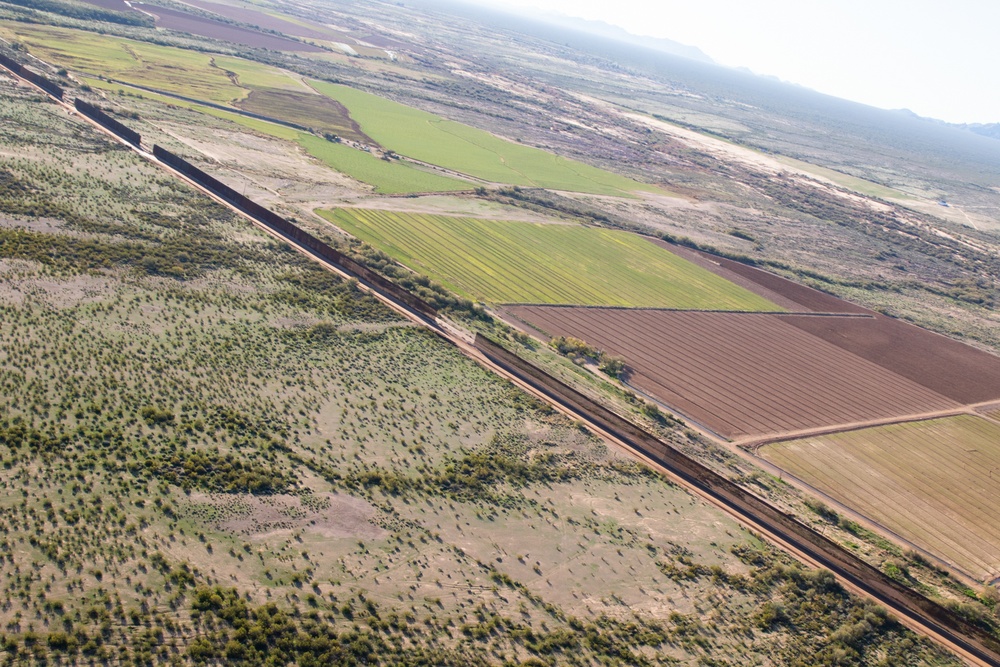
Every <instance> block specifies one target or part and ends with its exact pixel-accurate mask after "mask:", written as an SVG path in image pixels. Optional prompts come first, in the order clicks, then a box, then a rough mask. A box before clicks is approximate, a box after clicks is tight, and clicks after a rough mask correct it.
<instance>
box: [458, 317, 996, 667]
mask: <svg viewBox="0 0 1000 667" xmlns="http://www.w3.org/2000/svg"><path fill="white" fill-rule="evenodd" d="M475 349H476V350H477V351H478V352H479V353H480V354H481V355H482V356H486V357H487V358H488V359H489V360H490V361H491V362H492V363H493V364H495V365H499V366H501V367H502V368H503V369H504V371H505V372H506V374H508V375H514V376H517V377H518V379H519V380H520V381H521V383H523V384H527V385H530V386H531V387H532V388H533V389H534V390H535V391H534V392H533V393H541V394H543V395H544V396H545V397H546V399H547V400H548V401H549V402H550V403H554V404H557V405H558V406H560V408H561V409H562V410H569V411H571V412H572V413H574V414H575V416H576V418H579V419H583V420H584V421H585V422H586V423H587V425H588V427H590V428H593V429H595V430H596V431H597V432H598V433H602V434H609V435H610V436H611V437H612V439H613V441H617V442H618V443H621V444H622V445H623V446H625V447H626V448H627V450H628V451H630V452H631V453H633V454H634V455H636V456H638V457H639V458H641V459H643V460H646V461H652V462H653V463H654V464H656V466H655V467H656V468H657V469H660V470H663V471H666V472H667V473H668V474H669V476H670V477H671V478H673V479H677V480H680V482H681V483H682V484H683V485H684V487H685V488H688V489H690V490H692V491H694V492H695V493H697V494H698V495H700V496H702V497H705V498H706V499H708V500H709V501H710V502H711V503H712V504H714V505H716V506H718V507H720V508H722V509H723V510H725V511H726V512H727V513H729V514H730V515H731V516H733V517H734V518H737V519H738V520H739V521H740V522H741V523H743V524H744V525H747V526H749V527H750V528H752V529H753V530H756V531H760V532H762V533H764V534H766V535H768V536H769V538H770V539H772V540H773V541H775V542H776V543H778V544H779V545H780V546H782V547H783V548H785V549H787V550H789V551H791V552H793V553H795V554H796V555H798V556H799V557H800V558H803V560H805V561H806V562H807V563H810V564H813V565H815V566H819V567H824V568H827V569H829V570H831V571H832V572H833V573H834V574H835V575H836V576H837V578H838V580H839V581H841V582H842V583H845V584H847V585H848V586H849V588H851V589H852V590H855V591H858V592H860V593H861V594H863V595H866V596H868V597H870V598H872V599H874V600H877V601H878V602H880V603H881V604H883V605H885V606H886V607H888V608H890V609H892V610H893V611H895V612H896V615H897V618H899V619H900V621H901V622H903V623H904V624H907V625H908V626H909V627H911V628H915V627H919V628H920V630H919V631H921V632H923V633H925V634H929V635H930V636H933V637H935V638H936V639H937V640H938V641H940V642H943V643H944V644H946V645H948V646H949V647H950V648H951V649H952V650H954V651H956V652H957V653H958V654H959V655H961V656H962V657H963V658H964V659H965V660H966V661H968V662H970V663H971V664H981V665H994V666H998V665H1000V651H998V648H1000V642H998V641H997V639H996V638H994V637H992V636H991V635H989V634H988V633H986V632H984V631H982V630H980V629H978V628H976V627H974V626H971V625H969V624H968V623H967V622H965V621H964V620H962V619H961V618H959V617H957V616H955V615H954V614H952V613H951V612H948V611H947V610H946V609H945V608H943V607H942V606H941V605H939V604H937V603H935V602H933V601H932V600H930V599H929V598H926V597H924V596H923V595H921V594H920V593H918V592H916V591H914V590H912V589H910V588H909V587H907V586H905V585H903V584H900V583H898V582H896V581H895V580H893V579H891V578H889V577H888V576H887V575H885V574H884V573H883V572H881V571H880V570H878V569H876V568H875V567H873V566H871V565H869V564H868V563H866V562H865V561H864V560H862V559H860V558H859V557H857V556H855V555H854V554H852V553H850V552H848V551H847V550H846V549H844V548H843V547H841V546H840V545H839V544H837V543H835V542H833V541H832V540H830V539H829V538H827V537H825V536H823V535H820V534H819V533H817V532H816V531H814V530H813V529H812V528H810V527H809V526H807V525H805V524H804V523H802V522H800V521H798V520H797V519H795V518H794V517H792V516H790V515H788V514H785V513H784V512H782V511H781V510H779V509H777V508H776V507H775V506H773V505H771V504H770V503H768V502H767V501H765V500H763V499H762V498H759V497H758V496H756V495H754V494H752V493H750V492H749V491H747V490H745V489H743V488H742V487H740V486H739V485H737V484H736V483H735V482H732V481H730V480H729V479H727V478H725V477H723V476H722V475H720V474H719V473H716V472H714V471H712V470H711V469H709V468H707V467H706V466H705V465H703V464H701V463H698V462H697V461H695V460H694V459H691V458H690V457H689V456H687V455H686V454H683V453H682V452H680V451H679V450H677V449H675V448H674V447H672V446H671V445H669V444H667V443H666V442H664V441H662V440H660V439H659V438H657V437H656V436H654V435H651V434H649V433H648V432H647V431H645V430H644V429H642V428H640V427H638V426H636V425H635V424H633V423H631V422H630V421H628V420H626V419H624V418H623V417H620V416H619V415H617V414H615V413H614V412H612V411H611V410H609V409H608V408H605V407H604V406H602V405H600V404H598V403H596V402H595V401H593V400H592V399H589V398H587V397H586V396H585V395H583V394H581V393H580V392H578V391H576V390H574V389H572V388H571V387H569V386H568V385H566V384H564V383H562V382H560V381H559V380H557V379H555V378H554V377H552V376H551V375H549V374H548V373H546V372H545V371H543V370H541V369H539V368H538V367H536V366H534V365H532V364H531V363H529V362H527V361H526V360H524V359H522V358H521V357H518V356H517V355H515V354H513V353H512V352H509V351H508V350H506V349H504V348H503V347H501V346H499V345H497V344H496V343H494V342H493V341H491V340H489V339H488V338H485V337H483V336H477V338H476V344H475ZM911 623H912V625H911Z"/></svg>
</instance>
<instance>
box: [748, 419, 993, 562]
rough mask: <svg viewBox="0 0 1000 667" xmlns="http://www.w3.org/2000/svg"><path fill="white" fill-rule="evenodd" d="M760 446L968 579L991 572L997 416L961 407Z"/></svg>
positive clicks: (774, 460)
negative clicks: (937, 415)
mask: <svg viewBox="0 0 1000 667" xmlns="http://www.w3.org/2000/svg"><path fill="white" fill-rule="evenodd" d="M759 453H760V455H761V456H763V457H764V458H765V459H767V460H768V461H771V462H772V463H774V464H775V465H778V466H780V467H781V468H783V469H785V470H787V471H789V472H790V473H792V474H793V475H795V476H796V477H799V478H800V479H802V480H803V481H805V482H806V483H808V484H810V485H812V486H813V487H815V488H817V489H819V490H820V491H822V492H823V493H826V494H827V495H829V496H830V497H832V498H835V499H837V500H838V501H840V502H842V503H844V504H845V505H848V506H850V507H852V508H854V509H856V510H858V511H859V512H861V513H862V514H864V515H865V516H868V517H870V518H872V519H874V520H875V521H877V522H878V523H880V524H882V525H883V526H885V527H886V528H888V529H890V530H892V531H893V532H895V533H897V534H898V535H900V536H902V537H903V538H905V539H907V540H909V541H911V542H913V543H914V544H917V545H918V546H921V547H923V548H926V549H927V550H928V551H930V552H932V553H934V554H936V555H939V556H940V557H941V558H943V559H944V560H947V561H949V562H951V563H953V564H954V565H955V566H957V567H959V568H961V569H962V570H964V571H966V572H967V573H969V574H970V575H972V576H974V577H976V578H977V579H980V580H984V581H985V580H991V579H994V578H996V577H997V576H1000V522H998V521H997V514H996V508H997V506H998V505H1000V424H997V423H994V422H991V421H989V420H986V419H981V418H979V417H974V416H971V415H960V416H957V417H948V418H945V419H934V420H931V421H923V422H911V423H908V424H893V425H890V426H880V427H878V428H871V429H864V430H859V431H849V432H846V433H835V434H831V435H824V436H817V437H813V438H806V439H803V440H794V441H790V442H781V443H776V444H772V445H767V446H765V447H763V448H761V450H760V452H759Z"/></svg>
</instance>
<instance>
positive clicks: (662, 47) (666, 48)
mask: <svg viewBox="0 0 1000 667" xmlns="http://www.w3.org/2000/svg"><path fill="white" fill-rule="evenodd" d="M537 17H538V18H539V19H541V20H543V21H545V22H546V23H549V24H551V25H557V26H560V27H562V28H569V29H571V30H577V31H579V32H584V33H587V34H590V35H595V36H598V37H605V38H608V39H614V40H617V41H621V42H627V43H629V44H634V45H636V46H644V47H646V48H649V49H653V50H655V51H662V52H663V53H669V54H670V55H674V56H680V57H682V58H688V59H690V60H697V61H699V62H703V63H707V64H710V65H715V64H717V63H716V62H715V61H714V60H712V59H711V58H710V57H709V56H708V55H707V54H706V53H705V52H704V51H702V50H701V49H699V48H698V47H696V46H689V45H687V44H681V43H680V42H675V41H674V40H672V39H666V38H661V37H645V36H643V35H635V34H633V33H631V32H629V31H627V30H625V29H624V28H619V27H618V26H616V25H611V24H610V23H605V22H604V21H592V20H589V19H581V18H576V17H573V16H563V15H555V14H538V15H537Z"/></svg>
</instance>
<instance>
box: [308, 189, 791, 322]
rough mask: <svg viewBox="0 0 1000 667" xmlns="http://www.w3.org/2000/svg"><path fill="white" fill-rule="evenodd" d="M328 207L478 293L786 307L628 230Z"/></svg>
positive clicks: (348, 227) (359, 232) (485, 297)
mask: <svg viewBox="0 0 1000 667" xmlns="http://www.w3.org/2000/svg"><path fill="white" fill-rule="evenodd" d="M320 213H321V215H323V216H324V217H325V218H326V219H327V220H329V221H330V222H332V223H334V224H335V225H337V226H338V227H341V228H342V229H344V230H345V231H347V232H349V233H351V234H353V235H355V236H357V237H358V238H360V239H362V240H364V241H367V242H368V243H371V244H372V245H374V246H375V247H377V248H379V249H380V250H383V251H384V252H386V253H388V254H389V255H390V256H392V257H393V258H395V259H396V260H398V261H400V262H402V263H403V264H405V265H407V266H409V267H411V268H412V269H414V270H416V271H419V272H421V273H425V274H426V275H428V276H430V277H431V278H433V279H434V280H437V281H439V282H441V283H442V284H444V285H445V286H446V287H448V288H449V289H451V290H453V291H455V292H456V293H458V294H462V295H464V296H466V297H469V298H473V299H477V300H482V301H488V302H493V303H560V304H580V305H595V306H634V307H643V306H645V307H663V308H683V309H706V310H779V309H778V308H777V306H775V305H774V304H772V303H770V302H769V301H766V300H765V299H763V298H761V297H759V296H757V295H755V294H752V293H750V292H748V291H746V290H744V289H743V288H741V287H738V286H737V285H734V284H733V283H730V282H728V281H726V280H724V279H722V278H720V277H718V276H716V275H714V274H712V273H709V272H708V271H706V270H704V269H702V268H701V267H698V266H695V265H694V264H692V263H690V262H688V261H686V260H684V259H681V258H680V257H678V256H676V255H674V254H673V253H671V252H669V251H668V250H665V249H663V248H660V247H658V246H656V245H654V244H652V243H650V242H649V241H647V240H645V239H643V238H641V237H639V236H636V235H634V234H629V233H626V232H619V231H614V230H608V229H599V228H592V227H583V226H580V225H563V224H537V223H528V222H506V221H499V220H482V219H476V218H455V217H447V216H441V215H418V214H409V213H394V212H388V211H374V210H364V209H338V210H335V211H321V212H320Z"/></svg>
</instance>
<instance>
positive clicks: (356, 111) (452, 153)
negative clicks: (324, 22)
mask: <svg viewBox="0 0 1000 667" xmlns="http://www.w3.org/2000/svg"><path fill="white" fill-rule="evenodd" d="M312 85H313V86H314V87H315V88H316V90H318V91H320V92H321V93H323V94H325V95H328V96H329V97H331V98H332V99H335V100H337V101H338V102H340V103H341V104H343V105H344V106H345V107H347V109H348V110H349V111H350V112H351V116H352V117H354V118H355V119H357V121H358V123H360V125H361V129H362V130H363V131H364V132H365V134H367V135H368V136H370V137H372V138H373V139H375V140H376V141H377V142H379V143H380V144H381V145H383V146H385V147H386V148H389V149H391V150H394V151H396V152H397V153H399V154H401V155H406V156H407V157H411V158H413V159H416V160H421V161H424V162H430V163H432V164H436V165H439V166H441V167H445V168H448V169H453V170H455V171H459V172H462V173H464V174H468V175H470V176H475V177H477V178H482V179H485V180H488V181H492V182H496V183H509V184H511V185H524V186H536V187H542V188H552V189H554V190H570V191H575V192H589V193H594V194H607V195H619V196H620V195H624V194H627V193H629V192H634V191H637V190H649V189H651V187H652V186H648V185H644V184H642V183H638V182H636V181H633V180H630V179H628V178H625V177H623V176H618V175H617V174H612V173H610V172H607V171H603V170H601V169H597V168H595V167H591V166H590V165H586V164H583V163H582V162H575V161H573V160H568V159H566V158H563V157H559V156H556V155H553V154H552V153H547V152H545V151H542V150H539V149H537V148H531V147H529V146H522V145H520V144H516V143H513V142H510V141H506V140H504V139H501V138H499V137H496V136H494V135H492V134H490V133H489V132H484V131H482V130H477V129H475V128H472V127H469V126H468V125H462V124H461V123H456V122H454V121H449V120H446V119H444V118H441V117H440V116H435V115H433V114H430V113H427V112H424V111H420V110H418V109H414V108H413V107H408V106H405V105H402V104H398V103H396V102H392V101H390V100H387V99H384V98H382V97H378V96H376V95H371V94H369V93H364V92H361V91H359V90H355V89H353V88H348V87H346V86H339V85H334V84H331V83H324V82H321V81H313V82H312Z"/></svg>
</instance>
